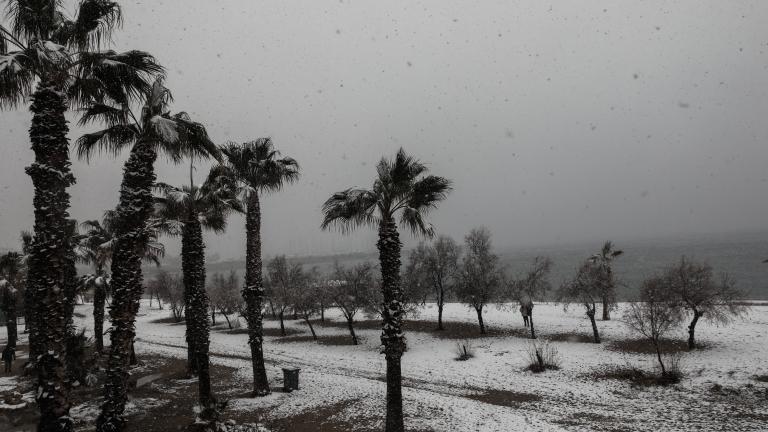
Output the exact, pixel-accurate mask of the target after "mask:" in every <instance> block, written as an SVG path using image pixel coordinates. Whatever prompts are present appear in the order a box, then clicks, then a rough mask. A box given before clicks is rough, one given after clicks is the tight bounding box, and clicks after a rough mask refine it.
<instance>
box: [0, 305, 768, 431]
mask: <svg viewBox="0 0 768 432" xmlns="http://www.w3.org/2000/svg"><path fill="white" fill-rule="evenodd" d="M625 306H626V305H621V308H624V307H625ZM77 308H78V309H77V310H78V312H80V313H82V314H84V315H85V316H86V318H84V319H80V320H79V321H80V322H79V324H80V325H83V326H84V327H86V328H87V329H88V330H90V329H91V328H92V318H91V305H80V306H78V307H77ZM512 310H513V312H510V311H509V309H508V308H507V309H506V310H505V308H502V307H499V308H497V307H489V308H487V310H486V312H485V314H484V317H483V318H484V321H485V322H486V325H487V326H489V327H490V328H491V329H499V328H504V329H509V330H512V329H522V328H523V327H522V317H521V316H520V314H519V313H517V311H516V310H515V308H512ZM168 314H169V312H168V310H162V311H161V310H157V309H155V308H153V309H150V308H149V303H148V301H145V302H143V304H142V309H141V313H140V316H139V317H138V319H137V342H136V350H137V352H138V353H139V354H141V353H148V352H151V353H157V354H163V355H169V356H175V357H179V358H184V357H185V356H186V352H187V351H186V348H185V345H184V326H183V325H171V324H162V323H154V322H152V321H153V320H156V319H158V318H165V317H167V316H168ZM613 316H614V319H613V320H611V321H598V322H597V325H598V328H599V330H600V332H601V337H602V338H603V339H604V343H603V344H600V345H597V344H591V343H579V342H559V341H553V342H551V344H552V345H553V346H554V347H555V348H556V349H557V350H558V351H559V353H560V355H561V357H562V365H561V369H560V370H554V371H547V372H544V373H541V374H533V373H531V372H528V371H526V370H524V367H525V366H526V357H527V354H526V350H527V348H528V347H529V346H530V344H531V343H532V342H531V341H530V340H529V339H526V338H523V337H515V336H493V337H486V338H480V339H472V340H471V342H470V343H471V344H472V346H473V347H474V349H475V357H474V358H472V359H470V360H468V361H455V360H454V358H455V356H456V354H455V348H456V342H458V341H457V340H452V339H440V338H436V337H434V336H433V333H423V332H414V331H408V328H407V327H405V334H406V337H407V341H408V351H407V352H406V353H405V354H404V357H403V360H402V367H403V385H404V388H403V397H404V407H405V412H406V421H407V425H408V428H412V429H416V430H438V431H444V430H477V431H496V430H505V431H558V430H583V429H584V428H586V429H591V430H600V429H603V430H610V429H611V428H613V429H616V428H619V429H621V428H622V427H624V428H631V429H632V430H648V431H655V430H690V429H695V428H697V427H698V428H704V429H710V430H715V429H721V430H737V429H738V430H766V429H768V424H767V423H766V422H767V421H768V420H766V419H768V389H767V388H766V384H764V383H760V382H757V381H756V380H755V379H754V377H755V376H756V375H765V374H768V340H767V339H768V332H766V329H768V307H766V306H758V307H754V308H752V310H751V313H750V314H749V315H747V316H746V317H745V318H743V319H739V320H737V321H735V322H734V323H732V324H730V325H727V326H720V327H717V326H714V325H709V324H708V323H706V322H702V323H700V324H699V326H698V327H697V338H698V340H699V342H700V343H704V344H706V345H707V348H706V349H703V350H697V351H694V352H686V353H683V355H682V369H683V370H684V372H686V376H685V378H684V379H683V381H682V382H681V383H680V384H678V385H675V386H670V387H654V388H642V389H640V388H634V387H632V386H631V385H630V384H628V383H626V382H621V381H617V380H595V379H594V378H593V377H592V376H591V375H590V374H591V373H592V372H595V371H596V370H599V369H601V368H604V367H606V366H609V365H612V366H626V365H633V366H637V367H640V368H643V369H646V370H652V369H654V368H655V365H656V360H655V356H653V355H648V354H628V353H622V352H618V351H613V350H610V349H608V348H607V346H608V345H609V344H610V342H611V341H614V340H620V339H625V338H635V336H634V335H632V334H631V333H630V332H629V330H628V329H627V328H626V326H625V325H624V324H623V323H622V322H621V320H620V317H621V311H617V312H614V314H613ZM326 317H328V318H331V319H335V320H338V321H342V320H343V317H342V316H341V314H340V313H339V312H338V311H336V310H328V311H327V312H326ZM436 317H437V308H436V307H435V306H434V305H427V306H426V307H425V308H423V309H422V311H421V313H420V316H418V317H416V318H417V319H420V320H425V319H426V320H436ZM444 321H446V323H447V324H446V326H448V327H450V322H457V321H459V322H468V323H472V324H474V325H476V315H475V312H474V310H472V309H469V308H467V307H466V306H463V305H459V304H448V305H446V308H445V310H444ZM534 322H535V325H536V331H537V335H538V336H539V338H540V340H545V339H546V338H547V336H548V335H552V334H557V333H572V332H577V333H579V334H583V335H591V331H592V330H591V326H590V323H589V320H588V319H587V318H586V316H585V315H584V314H583V311H582V310H580V309H579V308H575V307H574V308H570V309H569V310H568V311H567V312H564V311H563V308H562V306H561V305H555V304H537V305H536V307H535V309H534ZM264 324H265V328H279V322H277V321H271V320H267V321H265V322H264ZM286 325H287V327H288V328H293V329H297V330H301V331H303V332H305V333H306V334H308V329H307V328H306V326H304V325H303V324H301V323H300V321H292V320H289V321H286ZM355 330H356V332H357V334H358V337H359V338H360V341H361V344H360V345H358V346H331V345H319V344H315V343H312V342H292V343H280V342H277V341H275V339H276V338H274V337H268V336H267V337H265V338H264V340H265V342H264V350H265V358H266V360H267V373H268V376H269V377H270V385H271V386H272V388H273V389H276V388H280V387H282V372H281V368H284V367H299V368H301V376H300V390H298V391H294V392H292V393H282V392H273V393H272V394H271V395H269V396H267V397H262V398H243V397H241V396H238V395H242V389H240V390H238V391H237V392H234V391H233V393H232V394H231V395H227V394H225V395H222V396H223V397H225V398H226V397H229V398H234V399H230V405H229V407H230V408H229V409H232V410H244V411H250V410H253V409H255V408H259V409H264V408H268V409H269V412H270V416H272V417H275V418H281V417H289V416H292V415H296V414H300V413H302V412H307V411H309V410H313V409H317V408H321V407H325V406H330V405H334V404H342V403H343V404H345V405H344V408H343V410H341V412H340V414H338V416H339V419H341V420H346V421H357V422H363V423H365V424H366V425H368V426H371V427H377V426H381V423H380V420H381V416H372V415H371V413H383V412H384V408H385V391H386V384H385V381H384V377H385V374H386V364H385V360H384V356H383V355H381V354H379V348H380V342H379V337H380V331H379V330H366V329H362V328H356V329H355ZM4 331H5V329H3V330H0V332H3V333H0V337H2V335H3V334H4ZM316 331H317V332H318V334H319V335H320V336H323V335H347V332H346V329H345V328H342V327H338V328H337V327H322V326H316ZM671 336H673V337H675V338H677V339H681V340H684V339H685V338H686V336H687V333H686V331H685V328H684V327H681V328H679V329H677V330H676V333H675V334H674V335H671ZM247 340H248V339H247V334H229V333H224V332H220V331H217V330H214V331H212V332H211V348H210V349H211V353H212V355H211V361H212V362H213V363H214V364H218V365H224V366H229V367H233V368H236V369H237V370H238V372H237V373H238V378H239V379H240V380H241V382H242V383H244V385H246V386H247V383H250V382H251V380H252V378H251V366H250V351H249V348H248V344H247ZM214 380H215V376H214ZM6 382H7V384H6ZM12 383H13V381H7V380H0V391H1V390H2V388H3V387H2V386H3V385H11V384H12ZM715 384H717V385H719V386H722V387H723V388H726V389H733V392H734V393H733V394H734V395H738V397H739V398H740V399H733V400H732V399H729V398H731V396H727V395H725V396H719V395H716V394H714V393H713V391H712V390H711V389H712V387H713V386H714V385H715ZM489 390H497V391H507V392H516V393H524V394H531V395H538V396H539V397H541V400H538V401H533V402H513V401H510V403H509V405H511V406H500V405H495V404H491V403H486V402H481V401H479V400H476V399H471V398H470V397H471V396H473V395H478V394H480V395H482V394H484V392H486V391H489ZM759 392H763V393H759ZM733 397H736V396H733ZM132 403H133V404H134V406H135V404H137V403H151V404H157V403H162V402H161V401H156V400H153V401H149V400H148V401H143V400H142V401H132ZM129 408H130V407H129ZM73 411H74V413H76V412H77V411H76V410H73ZM74 413H73V414H74ZM590 416H591V417H590ZM374 417H377V418H378V420H377V418H374ZM584 418H597V419H598V420H594V421H592V422H591V423H589V420H584ZM601 418H603V419H608V421H607V422H605V423H604V422H603V421H604V420H599V419H601ZM579 419H581V420H579ZM718 419H719V420H718ZM575 420H578V421H581V422H582V423H578V422H577V423H573V421H575ZM569 421H570V422H571V423H569ZM715 421H717V423H716V424H715V423H711V422H715ZM377 422H379V423H377ZM584 422H587V423H584ZM612 422H613V423H612ZM585 425H586V426H585ZM725 425H730V427H726V426H725ZM580 428H581V429H580Z"/></svg>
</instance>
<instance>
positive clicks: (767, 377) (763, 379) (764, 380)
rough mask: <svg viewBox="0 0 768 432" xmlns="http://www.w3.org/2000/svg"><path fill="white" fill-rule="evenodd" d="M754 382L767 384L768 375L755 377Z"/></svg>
mask: <svg viewBox="0 0 768 432" xmlns="http://www.w3.org/2000/svg"><path fill="white" fill-rule="evenodd" d="M755 381H758V382H764V383H768V374H766V375H755Z"/></svg>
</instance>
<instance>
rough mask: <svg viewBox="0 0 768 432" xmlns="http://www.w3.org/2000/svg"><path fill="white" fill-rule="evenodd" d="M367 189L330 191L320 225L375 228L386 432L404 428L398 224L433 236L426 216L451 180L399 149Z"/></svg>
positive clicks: (343, 228)
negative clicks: (382, 347)
mask: <svg viewBox="0 0 768 432" xmlns="http://www.w3.org/2000/svg"><path fill="white" fill-rule="evenodd" d="M376 171H377V175H376V179H375V180H374V182H373V187H372V188H371V189H347V190H344V191H341V192H337V193H335V194H333V195H332V196H331V197H330V198H329V199H328V200H327V201H326V202H325V203H324V204H323V213H324V215H325V217H324V219H323V223H322V225H321V227H322V228H323V229H328V228H331V227H336V228H338V229H340V230H341V231H342V232H344V233H346V232H349V231H350V230H352V229H354V228H357V227H360V226H368V227H377V228H378V230H379V240H378V242H377V243H376V246H377V248H378V249H379V263H380V267H381V280H382V284H381V290H382V294H383V298H384V304H383V307H382V318H383V326H382V327H383V330H382V333H381V343H382V345H383V346H384V352H383V354H384V355H385V358H386V360H387V421H386V430H387V432H395V431H397V432H400V431H402V430H403V398H402V389H401V381H402V376H401V371H400V359H401V357H402V356H403V352H404V351H405V337H404V335H403V330H402V327H401V322H402V315H403V292H402V290H401V287H400V251H401V249H402V244H401V243H400V234H399V233H398V231H397V222H398V221H399V222H400V225H401V226H403V227H405V228H407V229H409V230H410V231H411V233H412V234H414V235H422V236H425V237H432V236H433V235H434V230H433V228H432V226H431V224H429V223H428V222H427V221H426V220H425V217H426V215H427V213H428V212H429V211H430V210H432V209H434V208H436V207H437V205H438V203H439V202H441V201H443V200H444V199H445V198H446V196H447V194H448V192H449V191H450V190H451V181H450V180H448V179H445V178H443V177H438V176H433V175H426V173H427V167H426V166H425V165H424V164H422V163H421V162H419V161H418V160H416V159H414V158H413V157H412V156H410V155H408V154H407V153H405V151H404V150H403V149H402V148H401V149H400V150H399V151H398V152H397V155H396V156H395V158H394V159H386V158H382V159H381V161H380V162H379V164H378V166H377V167H376Z"/></svg>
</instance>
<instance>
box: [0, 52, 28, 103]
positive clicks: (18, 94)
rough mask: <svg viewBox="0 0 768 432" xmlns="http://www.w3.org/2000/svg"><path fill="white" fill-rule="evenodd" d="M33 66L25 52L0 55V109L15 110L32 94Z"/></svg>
mask: <svg viewBox="0 0 768 432" xmlns="http://www.w3.org/2000/svg"><path fill="white" fill-rule="evenodd" d="M32 66H33V65H32V64H31V60H30V59H29V57H28V55H27V53H26V52H25V51H14V52H10V53H9V52H7V51H5V50H4V52H2V53H0V109H6V108H15V107H17V106H18V105H19V104H20V103H21V102H23V101H25V100H26V99H27V97H29V95H30V94H31V93H32V86H33V84H34V82H35V74H34V68H33V67H32Z"/></svg>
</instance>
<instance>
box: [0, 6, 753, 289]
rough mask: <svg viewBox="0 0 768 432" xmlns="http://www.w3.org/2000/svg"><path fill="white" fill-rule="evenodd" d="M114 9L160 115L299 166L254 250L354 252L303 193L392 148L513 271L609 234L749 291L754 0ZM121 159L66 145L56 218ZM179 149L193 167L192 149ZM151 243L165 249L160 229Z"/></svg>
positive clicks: (108, 191)
mask: <svg viewBox="0 0 768 432" xmlns="http://www.w3.org/2000/svg"><path fill="white" fill-rule="evenodd" d="M121 6H122V7H123V11H124V18H125V23H124V26H123V29H122V30H120V31H118V32H117V33H116V34H115V37H114V42H115V43H114V47H113V48H114V49H116V50H118V51H120V50H126V49H141V50H146V51H149V52H151V53H152V54H153V55H155V56H156V57H157V59H158V60H159V61H160V62H161V63H162V64H163V65H165V66H166V67H167V80H166V84H167V85H168V87H169V88H170V89H171V90H172V91H173V93H174V97H175V103H174V104H173V105H172V110H173V111H174V112H175V111H187V112H189V114H190V115H191V116H192V118H193V119H195V120H197V121H200V122H202V123H203V124H205V126H206V127H207V129H208V132H209V134H210V136H211V137H212V138H213V140H214V141H215V142H217V143H224V142H227V141H236V142H243V141H248V140H252V139H256V138H258V137H263V136H271V137H272V138H273V140H274V142H275V145H276V147H277V148H278V149H280V150H281V151H282V153H283V154H284V155H287V156H291V157H294V158H296V159H297V160H298V162H299V163H300V165H301V168H302V178H301V179H300V181H299V182H298V183H297V184H294V185H289V186H287V187H286V188H285V189H284V191H282V192H280V193H278V194H275V195H272V196H269V197H267V198H266V199H264V200H263V241H264V253H265V256H267V257H268V256H273V255H276V254H283V253H285V254H288V255H293V256H304V255H325V254H342V253H350V252H359V253H362V254H363V256H366V254H368V253H370V252H372V251H374V250H375V232H374V231H366V230H360V231H357V232H354V233H352V234H351V235H348V236H342V235H341V234H339V233H337V232H322V231H320V229H319V225H320V221H321V213H320V206H321V204H322V202H323V201H324V200H325V199H326V198H328V197H329V196H330V195H331V194H332V193H333V192H335V191H338V190H342V189H345V188H347V187H352V186H361V187H367V186H369V185H370V184H371V181H372V179H373V175H374V173H375V171H374V168H375V164H376V162H377V161H378V159H379V158H380V157H381V156H384V155H386V156H392V155H393V154H394V153H395V151H396V150H397V149H398V148H399V147H401V146H402V147H404V148H405V149H406V150H407V151H408V152H410V153H412V154H413V155H415V156H416V157H418V158H420V159H422V160H423V161H425V162H427V163H428V165H429V167H430V169H431V171H432V172H433V173H435V174H437V175H441V176H446V177H448V178H451V179H452V180H453V181H454V182H455V185H454V186H455V189H454V191H453V192H452V193H451V195H450V196H449V198H448V200H447V201H445V202H444V203H443V204H441V206H440V208H439V209H437V210H436V211H435V212H434V213H433V214H432V215H431V221H432V222H433V223H434V225H435V227H436V229H437V231H438V233H442V234H447V235H450V236H452V237H454V238H455V239H457V240H458V241H461V239H462V237H463V235H464V234H466V233H467V232H468V231H469V230H470V229H471V228H472V227H475V226H479V225H485V226H487V227H488V228H489V229H490V230H491V232H492V233H493V241H494V243H495V244H496V245H497V247H498V248H499V251H500V252H502V253H503V254H504V256H505V257H507V258H508V259H507V261H508V262H509V263H511V264H510V266H511V267H515V264H514V263H515V262H516V261H515V259H517V258H514V257H519V260H520V262H524V261H525V260H526V259H527V258H528V257H529V256H530V257H532V256H533V255H535V254H539V253H546V254H549V255H551V256H552V257H553V259H555V264H556V269H559V271H563V272H565V271H572V270H573V268H574V267H575V266H576V263H577V262H578V260H577V259H576V258H575V257H580V258H578V259H583V257H584V254H585V253H586V254H591V253H593V252H596V251H597V250H598V249H599V247H600V245H601V244H602V242H603V241H604V240H607V239H611V240H614V241H615V242H616V243H617V246H618V247H619V248H621V249H624V250H625V251H626V252H627V256H626V258H623V259H620V260H619V261H617V271H619V272H621V271H622V266H630V264H632V263H634V264H635V267H636V266H637V265H640V264H644V265H643V266H642V268H638V269H637V270H633V271H634V272H635V273H637V274H640V275H642V273H649V272H650V270H649V269H651V268H652V267H651V266H650V264H653V265H657V264H664V263H669V262H670V261H674V260H675V259H676V258H677V257H678V256H679V255H680V254H681V253H687V254H689V255H693V256H696V257H701V258H706V259H710V260H711V261H712V263H713V264H714V265H715V267H716V268H717V269H719V270H727V271H729V272H732V273H736V278H737V281H740V285H742V286H745V287H747V288H748V289H750V290H754V291H753V293H759V292H760V293H765V294H756V295H757V296H768V288H766V284H765V283H763V282H761V280H762V279H764V277H763V275H765V274H766V272H768V265H766V264H761V263H760V261H761V260H762V259H764V258H768V223H766V218H765V216H766V215H767V214H768V173H767V172H766V166H767V165H768V147H767V146H766V142H767V141H768V121H766V117H767V114H768V97H766V96H767V94H766V93H767V92H768V56H767V55H766V51H768V30H766V26H765V23H766V22H768V4H766V3H765V2H764V1H735V0H734V1H728V2H722V1H679V2H674V3H671V2H661V1H645V2H636V1H620V2H615V1H611V2H609V1H602V2H600V1H580V2H552V3H542V2H540V1H515V2H510V1H490V0H489V1H483V2H482V3H476V2H466V1H456V0H434V1H410V0H409V1H405V0H396V1H388V2H375V1H361V0H354V1H352V0H343V1H338V0H336V1H320V0H314V1H312V2H305V1H298V0H284V1H280V2H269V1H253V0H236V1H235V0H230V1H227V2H210V1H202V0H185V1H184V2H183V3H182V2H179V1H170V0H167V1H136V2H130V3H128V2H126V3H125V4H122V5H121ZM0 116H1V117H0V141H1V142H2V143H3V147H2V158H0V249H12V248H17V247H18V237H19V231H20V230H22V229H27V230H29V229H31V228H32V220H33V214H32V185H31V181H30V179H29V177H28V176H27V175H26V174H25V173H24V167H26V166H28V165H29V164H30V163H31V161H32V156H33V155H32V152H31V150H30V149H29V138H28V132H27V129H28V127H29V120H30V114H29V112H28V111H26V110H25V109H24V110H17V111H3V112H2V113H0ZM71 120H72V122H73V123H74V120H75V118H74V117H72V118H71ZM70 126H71V128H72V130H71V133H70V139H71V140H72V141H74V140H75V139H76V138H77V137H79V136H80V134H81V133H82V132H83V130H82V129H79V128H77V127H76V126H75V125H74V124H71V125H70ZM126 158H127V152H126V153H124V154H122V155H120V156H119V157H117V158H112V157H111V156H110V155H106V154H105V155H101V156H97V157H95V158H93V159H92V160H91V161H90V163H89V164H86V163H85V162H81V161H76V162H75V163H74V165H73V172H74V174H75V176H76V178H77V184H76V185H75V186H74V187H72V188H71V189H70V192H71V195H72V209H71V215H72V216H73V217H74V218H76V219H78V220H81V221H82V220H86V219H95V218H100V217H101V215H102V213H103V212H104V210H106V209H110V208H113V207H114V206H115V205H116V204H117V199H118V190H119V184H120V180H121V175H122V164H123V163H124V161H125V159H126ZM196 166H197V172H196V179H197V181H202V179H203V178H204V175H205V173H206V171H207V166H208V164H207V163H200V162H197V163H196ZM157 173H158V181H165V182H170V183H174V184H184V183H187V182H188V176H189V166H188V164H186V163H185V164H182V165H178V166H174V165H172V164H168V163H167V162H166V161H164V160H161V161H160V162H159V163H158V165H157ZM403 234H404V235H403V236H402V237H403V238H404V239H408V240H407V241H406V247H411V246H414V245H415V244H416V241H417V240H411V239H410V238H409V237H408V236H407V235H405V233H403ZM244 241H245V234H244V221H243V218H242V217H240V216H233V217H232V218H230V221H229V228H228V230H227V232H226V233H225V234H223V235H212V234H208V235H206V246H207V253H208V254H209V256H212V257H213V258H214V259H213V260H212V261H222V262H226V261H228V260H238V259H240V258H241V257H242V256H243V255H244V250H245V248H244ZM164 243H165V244H166V246H167V249H168V254H169V256H170V257H173V256H175V255H177V254H178V251H179V240H178V239H164ZM643 248H645V249H643ZM633 249H634V250H633ZM664 251H666V252H664ZM729 251H730V252H729ZM633 252H634V255H633ZM568 254H570V255H568ZM566 255H567V256H571V257H574V258H564V257H565V256H566ZM558 256H561V259H560V262H558ZM624 271H625V273H626V272H627V271H629V270H628V268H625V269H624ZM645 275H646V276H647V274H645ZM634 277H635V276H632V277H625V279H631V280H634ZM553 280H554V281H555V282H559V279H558V274H557V273H555V275H554V277H553ZM754 296H755V295H753V297H754Z"/></svg>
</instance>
